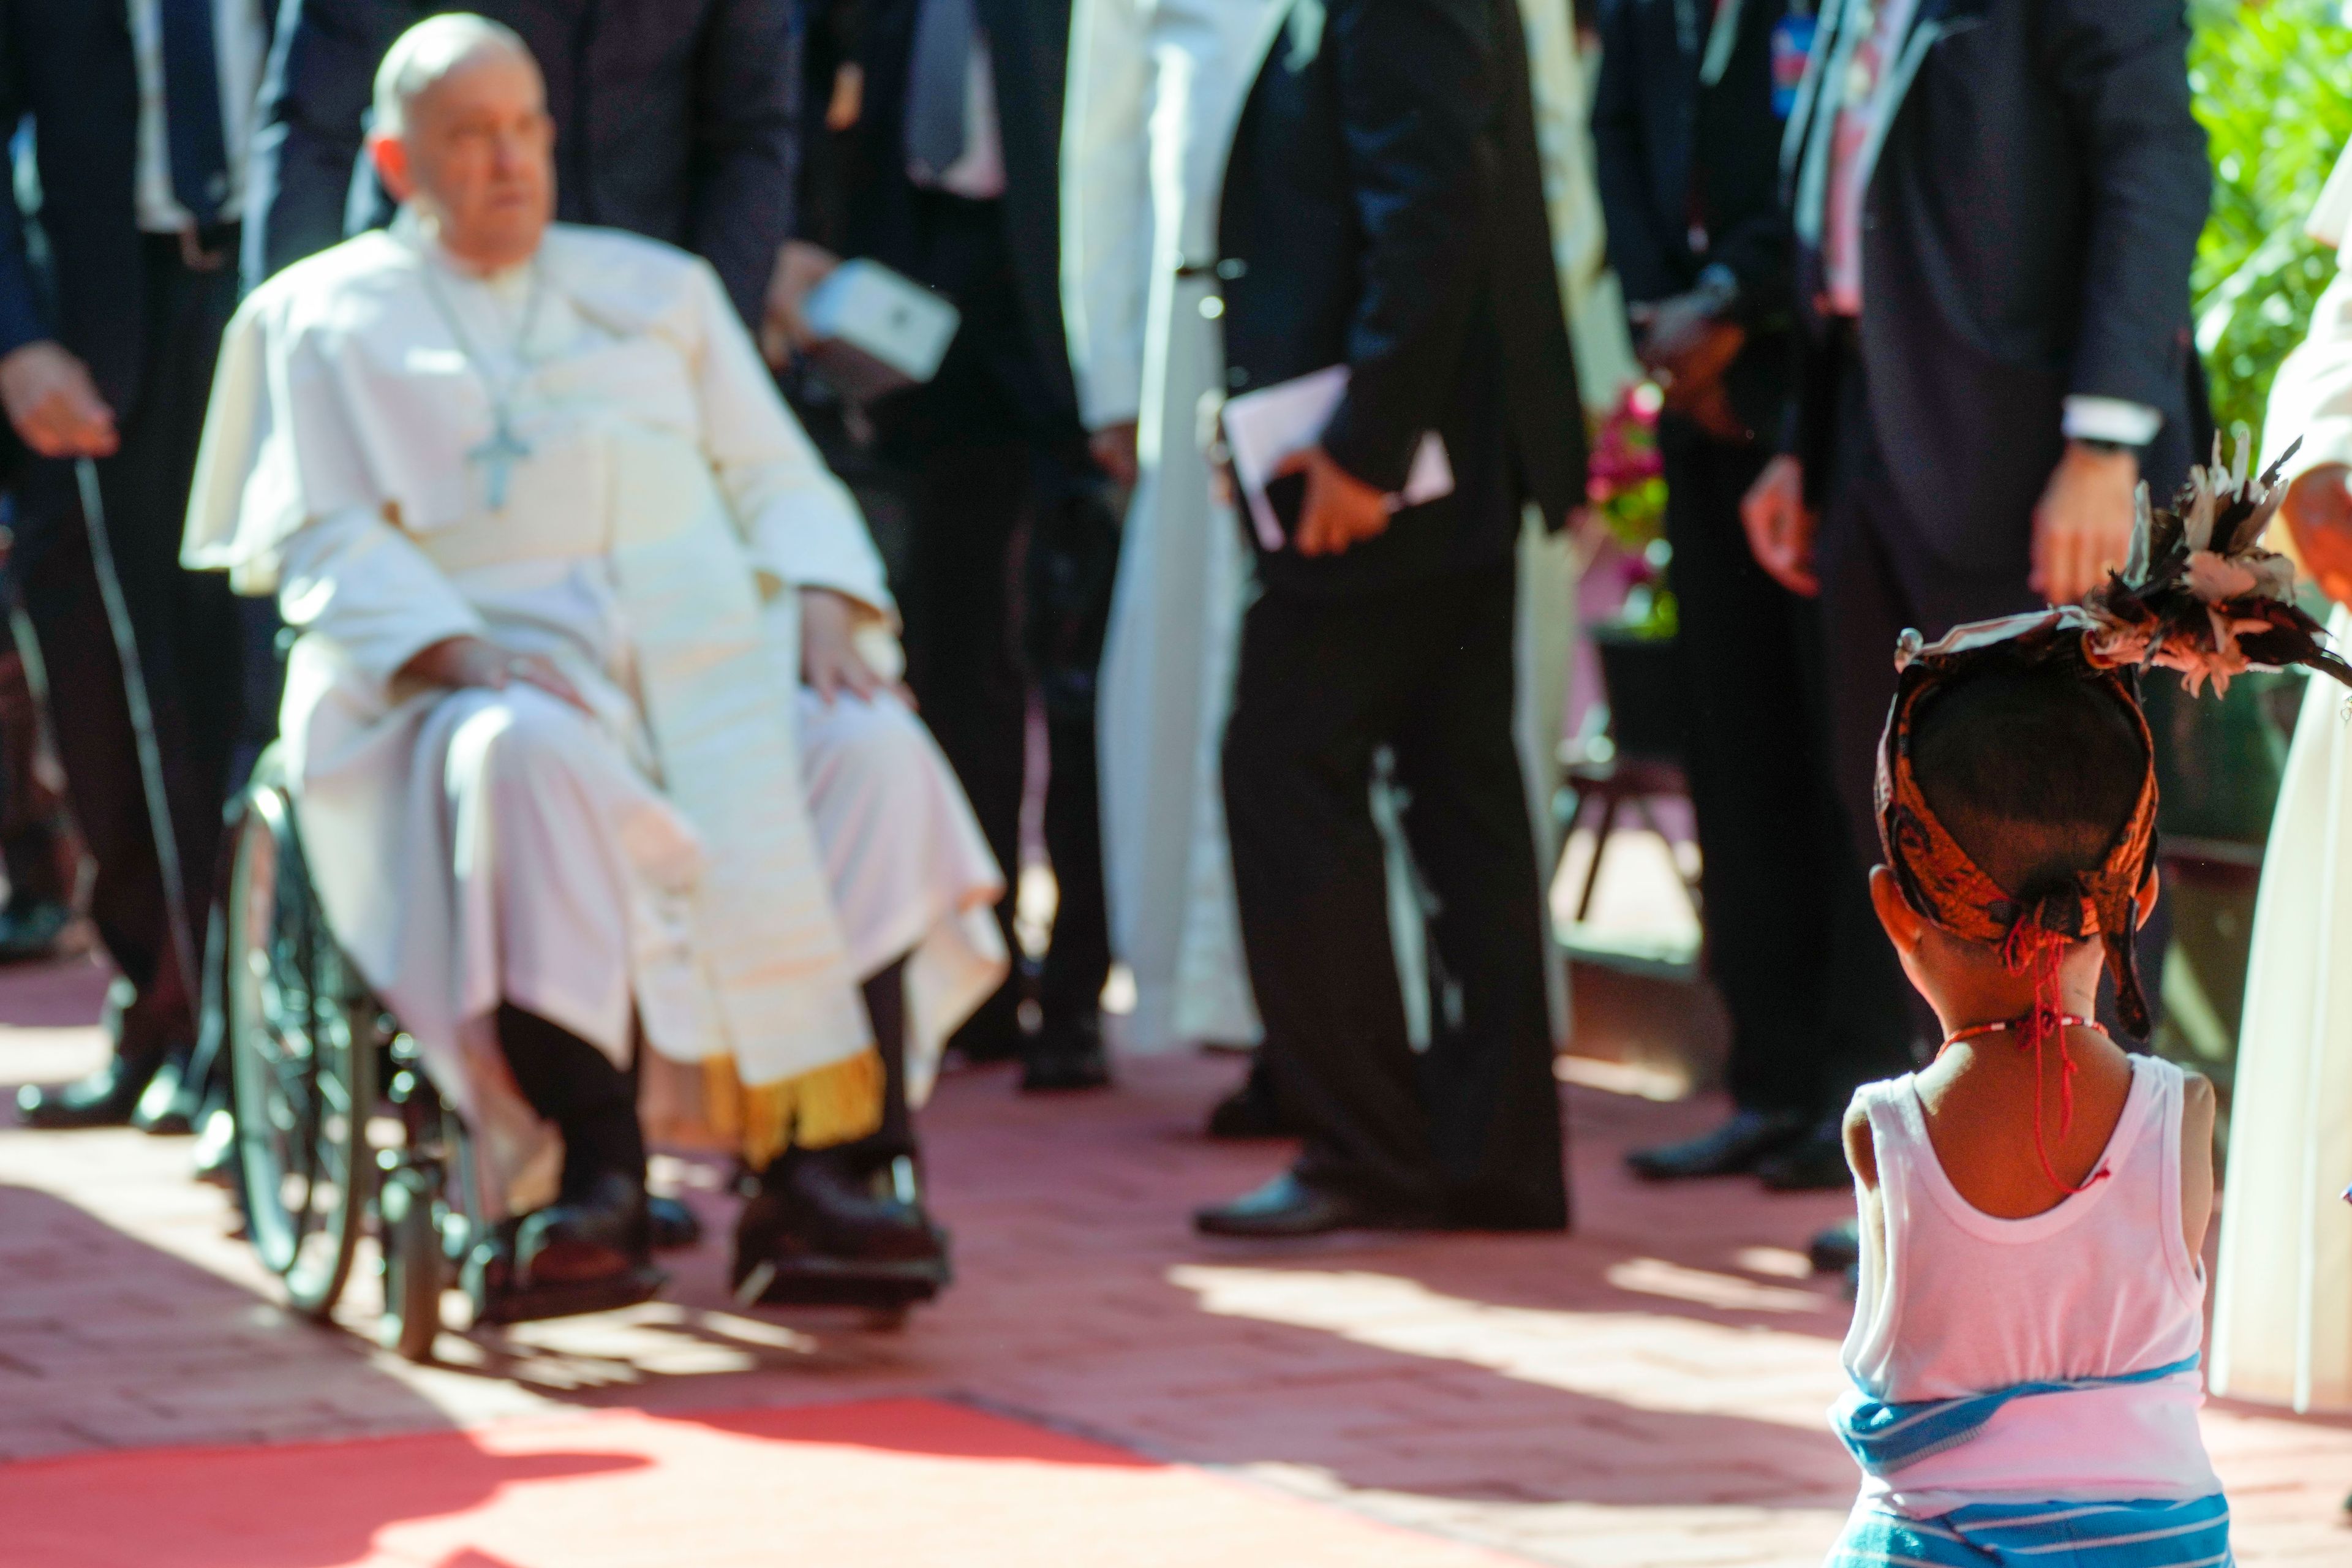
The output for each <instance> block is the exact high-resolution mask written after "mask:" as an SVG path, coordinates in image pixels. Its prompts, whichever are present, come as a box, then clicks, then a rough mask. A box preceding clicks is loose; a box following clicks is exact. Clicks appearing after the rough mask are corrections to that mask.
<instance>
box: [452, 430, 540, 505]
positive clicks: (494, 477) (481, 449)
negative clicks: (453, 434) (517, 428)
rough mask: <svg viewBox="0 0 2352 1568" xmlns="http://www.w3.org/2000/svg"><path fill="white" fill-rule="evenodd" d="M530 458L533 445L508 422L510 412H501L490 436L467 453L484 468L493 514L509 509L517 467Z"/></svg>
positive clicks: (470, 460) (472, 460)
mask: <svg viewBox="0 0 2352 1568" xmlns="http://www.w3.org/2000/svg"><path fill="white" fill-rule="evenodd" d="M528 457H530V443H528V442H526V441H524V440H523V439H522V438H521V437H518V436H517V435H516V434H515V433H514V427H513V426H510V425H509V424H508V423H507V416H506V411H505V410H504V409H500V410H499V416H498V423H497V424H496V425H495V426H492V427H491V429H490V434H489V436H488V438H487V439H485V440H484V441H483V442H482V444H481V445H480V446H478V447H475V448H474V449H473V450H471V451H469V452H467V454H466V461H467V462H469V463H479V464H481V465H482V469H483V475H484V481H485V484H486V486H487V488H488V491H489V500H490V510H492V511H504V510H506V509H507V484H508V482H509V480H510V479H513V478H514V466H515V465H516V464H517V463H519V462H520V461H521V460H522V459H523V458H528Z"/></svg>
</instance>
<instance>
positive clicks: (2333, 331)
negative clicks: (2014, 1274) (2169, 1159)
mask: <svg viewBox="0 0 2352 1568" xmlns="http://www.w3.org/2000/svg"><path fill="white" fill-rule="evenodd" d="M2320 205H2321V210H2320V212H2318V213H2316V214H2315V215H2314V216H2313V220H2312V225H2311V231H2312V233H2313V235H2314V237H2316V238H2320V239H2323V240H2325V241H2326V242H2327V243H2328V244H2331V245H2340V243H2341V241H2342V238H2343V235H2344V218H2343V212H2344V209H2345V208H2346V207H2347V205H2352V153H2347V155H2346V157H2345V158H2344V159H2343V160H2342V161H2340V162H2338V163H2337V164H2336V174H2335V176H2334V177H2333V178H2332V179H2331V180H2330V181H2329V182H2328V191H2327V195H2323V196H2322V198H2321V204H2320ZM2340 259H2341V258H2339V260H2340ZM2296 437H2302V439H2303V449H2302V450H2301V451H2300V452H2298V453H2296V454H2295V457H2294V461H2293V462H2292V463H2291V464H2290V465H2289V467H2288V469H2287V473H2286V477H2287V478H2290V479H2292V478H2293V477H2294V475H2295V474H2298V473H2301V472H2303V471H2304V470H2305V469H2307V468H2313V467H2315V466H2316V465H2318V464H2322V463H2352V272H2347V271H2345V270H2341V269H2339V270H2338V271H2337V272H2336V279H2335V281H2334V282H2332V283H2330V284H2329V285H2328V287H2327V289H2326V292H2324V293H2323V294H2322V295H2321V296H2320V298H2319V303H2318V305H2317V307H2316V308H2315V310H2313V311H2312V317H2311V327H2310V331H2309V332H2308V333H2307V335H2306V336H2305V339H2304V342H2303V343H2302V345H2301V346H2300V347H2298V348H2296V350H2295V351H2294V353H2291V354H2289V355H2288V356H2287V358H2286V361H2285V363H2284V364H2282V365H2281V366H2280V367H2279V373H2278V379H2277V380H2276V381H2275V382H2273V384H2272V386H2271V398H2270V407H2269V410H2268V413H2267V415H2266V416H2265V418H2264V421H2263V447H2264V448H2265V450H2264V453H2263V461H2264V462H2265V463H2268V462H2270V461H2273V460H2274V459H2275V458H2277V456H2278V454H2279V452H2280V451H2281V450H2283V449H2284V447H2285V446H2286V445H2287V443H2288V442H2290V441H2293V440H2294V439H2295V438H2296ZM2328 631H2329V633H2330V634H2331V637H2332V638H2333V640H2334V645H2335V647H2336V648H2337V650H2338V651H2343V650H2344V649H2345V648H2346V647H2347V643H2348V642H2352V611H2346V610H2343V609H2340V608H2339V609H2338V610H2337V611H2336V614H2335V616H2334V617H2333V618H2332V619H2331V620H2330V621H2329V623H2328ZM2346 703H2347V697H2346V693H2345V690H2344V689H2343V688H2342V687H2341V686H2339V685H2337V684H2336V682H2335V681H2333V680H2329V679H2326V678H2325V677H2320V676H2315V677H2313V678H2312V679H2311V680H2310V681H2309V683H2308V684H2307V685H2306V687H2305V690H2304V699H2303V711H2302V714H2301V716H2300V717H2299V718H2297V720H2296V721H2295V727H2294V744H2293V745H2292V746H2291V747H2289V749H2288V751H2287V759H2286V773H2285V777H2284V780H2283V781H2282V783H2281V785H2280V789H2279V800H2278V808H2277V811H2276V813H2275V814H2274V815H2273V816H2272V818H2271V835H2270V847H2269V850H2268V852H2267V853H2266V854H2265V855H2264V856H2263V881H2262V892H2261V894H2260V895H2259V897H2258V899H2257V900H2256V902H2255V905H2254V931H2253V944H2252V953H2251V956H2250V959H2249V962H2248V964H2247V970H2246V1009H2245V1016H2244V1017H2243V1019H2242V1022H2241V1024H2240V1026H2239V1030H2238V1068H2237V1080H2236V1086H2235V1089H2234V1091H2233V1093H2232V1096H2231V1107H2230V1162H2229V1168H2228V1170H2227V1172H2226V1173H2225V1176H2226V1179H2225V1180H2224V1182H2223V1184H2222V1191H2223V1193H2224V1194H2225V1200H2224V1202H2223V1204H2222V1206H2221V1267H2220V1269H2219V1271H2218V1278H2217V1279H2216V1281H2215V1288H2214V1316H2213V1362H2212V1372H2211V1379H2210V1381H2211V1384H2212V1388H2213V1392H2214V1393H2216V1394H2227V1395H2229V1396H2231V1397H2232V1398H2237V1399H2257V1400H2265V1401H2270V1402H2273V1403H2276V1404H2280V1405H2292V1406H2293V1407H2294V1408H2295V1409H2297V1410H2336V1411H2343V1410H2352V1207H2347V1205H2345V1204H2344V1202H2343V1201H2342V1199H2341V1196H2340V1194H2342V1193H2343V1192H2344V1190H2345V1188H2346V1187H2347V1186H2352V716H2347V707H2346Z"/></svg>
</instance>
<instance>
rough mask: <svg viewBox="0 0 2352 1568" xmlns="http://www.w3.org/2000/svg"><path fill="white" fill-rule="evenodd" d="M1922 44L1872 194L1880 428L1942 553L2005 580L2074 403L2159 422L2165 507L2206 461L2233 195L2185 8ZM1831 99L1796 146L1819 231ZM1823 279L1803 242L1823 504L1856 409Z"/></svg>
mask: <svg viewBox="0 0 2352 1568" xmlns="http://www.w3.org/2000/svg"><path fill="white" fill-rule="evenodd" d="M1829 21H1830V18H1829V16H1828V15H1827V12H1826V9H1825V12H1824V18H1823V26H1822V40H1821V42H1820V44H1818V45H1817V47H1816V53H1817V55H1819V54H1821V53H1822V51H1823V50H1825V49H1826V48H1827V47H1830V44H1831V40H1832V27H1831V26H1830V25H1829ZM1913 36H1914V37H1915V38H1917V39H1922V40H1925V41H1924V42H1923V43H1921V44H1918V45H1916V46H1915V47H1924V49H1925V54H1924V56H1923V57H1922V58H1921V61H1920V64H1919V67H1918V70H1917V74H1916V77H1915V78H1914V79H1913V80H1912V82H1911V85H1910V89H1909V90H1908V91H1907V92H1906V94H1905V95H1904V97H1903V99H1902V100H1901V102H1900V104H1899V106H1898V108H1897V110H1896V112H1895V117H1894V120H1893V121H1892V123H1891V125H1890V126H1889V127H1888V130H1887V134H1886V138H1885V147H1884V150H1883V151H1882V153H1880V156H1879V159H1878V163H1877V165H1876V167H1875V169H1874V172H1873V174H1872V177H1871V181H1870V184H1869V188H1868V191H1867V194H1866V196H1865V199H1864V222H1863V237H1862V264H1863V266H1862V278H1863V310H1862V319H1861V322H1860V326H1859V331H1860V342H1861V356H1862V361H1863V364H1864V379H1865V381H1866V383H1867V385H1868V389H1869V407H1870V414H1871V419H1872V424H1873V426H1874V430H1875V432H1876V434H1877V438H1878V442H1879V447H1880V450H1881V452H1882V453H1883V454H1884V457H1885V463H1886V466H1887V468H1888V469H1889V471H1890V473H1891V475H1892V478H1893V480H1894V483H1895V486H1896V487H1897V489H1898V491H1899V493H1900V494H1901V496H1902V499H1903V502H1904V506H1905V509H1906V511H1907V512H1908V513H1909V514H1910V517H1911V519H1912V521H1913V522H1914V523H1915V524H1916V527H1917V528H1918V529H1919V531H1921V533H1923V534H1924V535H1925V536H1926V541H1925V542H1926V543H1927V545H1928V547H1929V548H1930V549H1931V550H1932V551H1933V552H1934V553H1935V554H1936V555H1937V557H1938V558H1940V559H1942V560H1944V561H1946V562H1948V563H1951V564H1953V565H1957V566H1961V567H1964V568H1967V569H1969V570H1974V571H1993V570H2002V569H2005V568H2006V567H2007V566H2008V565H2010V564H2011V563H2017V562H2021V561H2023V560H2024V559H2025V557H2026V553H2027V551H2028V549H2029V542H2030V539H2031V536H2032V511H2033V506H2034V502H2035V500H2037V499H2038V497H2039V496H2040V494H2041V491H2042V485H2043V484H2044V482H2045V481H2046V480H2047V479H2049V476H2050V470H2051V468H2052V467H2053V465H2054V464H2055V463H2056V462H2057V460H2058V458H2059V455H2060V453H2061V450H2062V448H2063V436H2062V435H2061V432H2060V420H2061V415H2062V406H2061V405H2062V404H2063V400H2064V399H2065V398H2066V397H2067V396H2068V395H2073V394H2082V395H2096V396H2105V397H2116V398H2123V399H2126V400H2128V401H2130V402H2133V403H2137V404H2142V405H2147V406H2148V407H2152V408H2155V409H2157V410H2158V411H2159V412H2161V413H2162V414H2163V416H2164V427H2163V429H2162V431H2161V432H2160V433H2159V434H2158V437H2157V438H2156V441H2155V442H2154V444H2153V445H2151V446H2150V447H2148V448H2147V451H2146V452H2145V453H2144V454H2143V455H2142V462H2141V468H2142V472H2143V473H2144V474H2146V475H2147V478H2148V479H2149V480H2150V482H2151V483H2152V484H2153V485H2154V486H2155V487H2156V488H2157V489H2158V494H2161V493H2163V491H2164V490H2165V489H2168V487H2170V486H2171V485H2173V484H2175V483H2177V482H2178V481H2179V479H2180V478H2181V477H2182V476H2183V475H2184V474H2185V472H2186V470H2187V467H2188V463H2189V458H2190V447H2189V441H2190V439H2191V437H2192V426H2191V418H2192V413H2191V410H2192V407H2193V406H2194V405H2196V404H2197V403H2198V402H2199V401H2200V399H2199V398H2198V396H2197V393H2196V389H2197V388H2199V387H2200V385H2201V384H2200V382H2199V381H2198V380H2197V374H2198V373H2197V368H2196V366H2195V363H2194V357H2193V355H2192V354H2191V353H2190V343H2189V263H2190V261H2191V259H2192V258H2194V256H2195V254H2196V248H2197V236H2198V231H2199V230H2200V228H2201V227H2203V226H2204V222H2205V211H2206V205H2207V202H2208V200H2209V197H2210V190H2211V174H2210V168H2209V166H2208V164H2207V163H2206V153H2205V133H2204V132H2203V130H2202V129H2201V128H2200V126H2199V125H2198V123H2197V121H2196V119H2195V117H2194V116H2192V115H2191V114H2190V112H2189V79H2188V71H2187V66H2186V63H2185V58H2186V52H2187V48H2188V43H2189V32H2188V27H2187V25H2186V23H2185V21H2184V20H2183V17H2182V14H2181V7H2180V4H2179V0H1920V5H1919V15H1918V17H1917V20H1916V22H1915V23H1914V27H1913ZM1827 98H1828V95H1825V94H1816V95H1814V102H1813V103H1811V105H1801V106H1800V108H1799V110H1798V113H1797V115H1795V116H1792V121H1791V125H1790V138H1789V142H1788V143H1787V148H1786V151H1787V152H1788V153H1789V154H1790V155H1789V156H1788V157H1787V158H1785V159H1784V170H1785V172H1786V173H1787V174H1788V175H1789V177H1790V180H1791V181H1792V190H1793V191H1794V194H1795V195H1796V196H1797V198H1798V211H1797V216H1798V220H1799V224H1800V229H1799V232H1800V235H1803V234H1804V232H1805V229H1804V225H1805V223H1806V221H1807V213H1806V210H1805V204H1804V202H1803V199H1802V198H1803V195H1804V190H1803V182H1802V179H1801V174H1802V166H1803V158H1802V156H1801V154H1802V153H1803V150H1804V147H1805V144H1806V140H1807V136H1808V133H1809V132H1810V130H1811V126H1812V124H1813V119H1814V117H1815V116H1819V115H1822V114H1825V113H1826V112H1827V111H1828V104H1827ZM1809 108H1810V109H1811V111H1812V112H1811V115H1809V114H1808V113H1807V110H1808V109H1809ZM1821 276H1822V273H1821V257H1820V252H1819V249H1818V247H1815V246H1813V245H1810V244H1806V243H1804V242H1803V241H1802V240H1801V241H1800V249H1799V259H1798V292H1799V302H1800V306H1801V309H1802V310H1805V312H1806V316H1807V324H1808V326H1809V328H1810V329H1811V330H1810V331H1808V332H1807V333H1806V334H1805V336H1804V342H1805V353H1804V354H1803V357H1802V361H1801V365H1802V368H1801V374H1800V383H1801V384H1800V389H1799V395H1798V399H1797V411H1796V417H1795V419H1794V421H1793V425H1792V432H1791V437H1790V442H1791V445H1792V447H1793V448H1794V449H1795V450H1796V451H1797V452H1798V454H1799V455H1800V456H1801V458H1804V460H1805V465H1806V471H1807V479H1808V481H1809V483H1810V484H1811V485H1812V486H1813V487H1814V488H1815V490H1816V496H1817V498H1818V495H1819V494H1820V487H1821V486H1822V483H1823V482H1824V481H1825V479H1826V473H1827V468H1828V464H1829V458H1830V453H1831V451H1832V443H1831V437H1832V428H1831V426H1832V419H1833V416H1834V411H1835V408H1836V406H1837V405H1836V389H1835V388H1834V387H1833V386H1832V385H1831V384H1830V374H1829V373H1830V370H1831V367H1832V365H1833V364H1834V363H1835V360H1834V356H1833V355H1832V353H1830V339H1829V333H1828V331H1826V324H1825V323H1824V322H1823V321H1822V318H1821V317H1820V316H1819V314H1818V313H1817V312H1815V310H1813V300H1814V298H1815V295H1816V293H1817V290H1818V286H1819V280H1820V279H1821Z"/></svg>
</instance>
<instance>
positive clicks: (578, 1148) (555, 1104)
mask: <svg viewBox="0 0 2352 1568" xmlns="http://www.w3.org/2000/svg"><path fill="white" fill-rule="evenodd" d="M498 1027H499V1050H500V1051H501V1052H502V1053H503V1054H504V1055H505V1057H506V1058H507V1067H508V1068H509V1070H510V1071H511V1072H512V1073H513V1074H514V1080H515V1087H516V1088H517V1089H520V1090H521V1091H522V1097H523V1100H525V1101H526V1102H527V1103H528V1104H529V1105H530V1108H531V1109H532V1110H536V1111H537V1112H539V1113H540V1115H541V1116H543V1117H545V1118H546V1119H547V1120H548V1121H552V1122H554V1123H555V1125H556V1127H557V1129H558V1130H559V1131H562V1134H563V1188H562V1197H563V1199H564V1200H565V1201H567V1202H568V1201H572V1200H575V1199H578V1198H583V1197H585V1196H587V1194H588V1191H589V1189H590V1188H591V1187H593V1185H594V1184H595V1183H596V1178H597V1177H599V1176H602V1175H604V1174H605V1173H608V1172H617V1173H620V1174H623V1175H625V1176H629V1177H632V1178H634V1179H635V1180H636V1181H639V1182H642V1181H644V1180H645V1179H646V1135H645V1131H644V1128H643V1125H642V1124H641V1123H640V1122H639V1121H638V1120H637V1075H636V1071H635V1064H634V1063H632V1064H631V1066H629V1067H626V1068H622V1067H615V1066H614V1064H613V1058H610V1057H608V1056H606V1055H605V1054H604V1052H603V1051H601V1050H598V1049H597V1048H596V1047H594V1046H592V1045H590V1044H589V1043H588V1042H587V1041H585V1040H583V1039H582V1038H581V1037H579V1036H577V1035H575V1034H573V1033H572V1031H571V1030H569V1029H567V1028H565V1027H563V1026H562V1025H561V1024H556V1023H552V1022H551V1021H550V1020H548V1019H545V1018H542V1017H541V1016H539V1015H538V1014H536V1013H526V1012H524V1011H523V1010H522V1009H521V1008H520V1007H518V1006H515V1005H513V1004H511V1003H501V1004H500V1005H499V1023H498Z"/></svg>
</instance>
